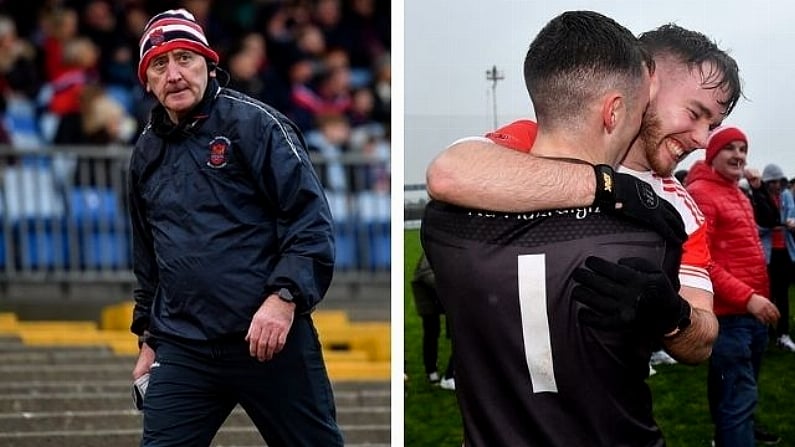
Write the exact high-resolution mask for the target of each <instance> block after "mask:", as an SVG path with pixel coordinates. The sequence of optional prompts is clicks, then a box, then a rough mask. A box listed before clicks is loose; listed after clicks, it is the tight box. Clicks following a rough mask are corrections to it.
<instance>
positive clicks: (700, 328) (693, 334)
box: [663, 286, 718, 365]
mask: <svg viewBox="0 0 795 447" xmlns="http://www.w3.org/2000/svg"><path fill="white" fill-rule="evenodd" d="M679 295H680V296H681V297H682V298H684V299H685V300H686V301H687V302H688V303H689V304H690V308H691V313H690V325H689V326H688V327H687V328H685V329H683V330H681V331H679V332H677V333H676V334H673V335H671V336H667V337H663V344H664V345H665V349H666V351H668V353H669V354H671V356H672V357H673V358H675V359H676V360H677V361H679V362H681V363H685V364H690V365H694V364H697V363H701V362H703V361H705V360H707V359H708V358H709V356H710V354H712V345H713V343H715V339H716V338H717V337H718V319H717V318H716V317H715V312H714V311H713V309H712V293H710V292H708V291H706V290H704V289H699V288H696V287H688V286H682V288H681V289H680V291H679Z"/></svg>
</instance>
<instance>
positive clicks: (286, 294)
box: [276, 287, 295, 303]
mask: <svg viewBox="0 0 795 447" xmlns="http://www.w3.org/2000/svg"><path fill="white" fill-rule="evenodd" d="M276 296H278V297H279V299H280V300H282V301H285V302H288V303H294V302H295V298H294V297H293V294H292V293H291V292H290V291H289V290H287V289H286V288H284V287H282V288H281V289H279V290H278V291H277V292H276Z"/></svg>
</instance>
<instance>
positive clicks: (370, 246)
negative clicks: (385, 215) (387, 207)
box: [361, 221, 392, 270]
mask: <svg viewBox="0 0 795 447" xmlns="http://www.w3.org/2000/svg"><path fill="white" fill-rule="evenodd" d="M361 231H362V233H363V236H364V238H365V240H366V244H367V247H366V250H365V251H366V261H367V268H368V269H369V270H389V267H390V266H391V264H392V258H391V254H392V247H391V244H392V242H391V241H392V238H391V235H390V224H389V221H379V222H364V223H362V226H361Z"/></svg>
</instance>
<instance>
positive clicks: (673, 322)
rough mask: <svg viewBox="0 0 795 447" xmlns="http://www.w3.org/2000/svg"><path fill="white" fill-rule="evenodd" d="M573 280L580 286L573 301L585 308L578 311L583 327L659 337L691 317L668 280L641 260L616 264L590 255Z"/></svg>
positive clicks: (686, 304) (683, 301) (670, 331)
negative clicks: (634, 331)
mask: <svg viewBox="0 0 795 447" xmlns="http://www.w3.org/2000/svg"><path fill="white" fill-rule="evenodd" d="M585 266H586V267H588V268H589V269H590V270H587V269H585V268H583V267H579V268H577V269H576V270H575V271H574V273H573V274H572V278H573V279H574V280H575V281H577V282H579V283H580V284H579V285H577V286H576V287H575V288H574V291H573V292H572V298H574V299H575V300H577V301H579V302H581V303H583V304H585V305H586V306H588V307H587V308H584V309H582V310H581V311H580V321H582V322H583V323H584V324H587V325H590V326H593V327H596V328H600V329H611V330H622V329H629V330H642V331H645V332H647V333H650V334H651V335H653V336H655V337H658V336H664V335H666V334H670V333H672V332H675V331H676V330H677V329H678V328H679V327H680V324H682V323H683V322H685V321H686V320H687V319H688V318H690V311H691V309H690V304H688V302H687V301H685V300H684V299H682V297H680V296H679V294H678V293H677V290H676V289H674V287H673V286H672V285H671V282H670V281H669V280H668V277H666V275H665V274H664V273H663V272H662V270H660V268H659V267H657V266H655V265H654V264H653V263H651V262H650V261H648V260H646V259H643V258H622V259H620V260H619V261H618V264H616V263H612V262H609V261H607V260H605V259H602V258H598V257H596V256H589V257H588V259H586V260H585Z"/></svg>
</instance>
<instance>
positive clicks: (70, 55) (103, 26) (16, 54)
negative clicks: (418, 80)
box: [0, 0, 391, 193]
mask: <svg viewBox="0 0 795 447" xmlns="http://www.w3.org/2000/svg"><path fill="white" fill-rule="evenodd" d="M179 7H184V8H186V9H188V10H189V11H191V12H192V13H193V15H194V16H195V17H196V18H197V20H198V21H199V23H200V24H201V25H202V27H203V28H204V29H205V31H206V34H207V37H208V40H209V42H210V45H211V46H212V47H213V48H214V49H215V50H216V51H217V52H218V53H219V55H220V56H221V63H220V64H219V66H220V68H221V69H223V71H222V72H220V73H219V80H220V81H221V83H222V85H223V84H224V83H227V85H228V86H229V87H231V88H234V89H236V90H239V91H242V92H244V93H246V94H248V95H251V96H252V97H254V98H256V99H259V100H262V101H264V102H266V103H268V104H270V105H272V106H274V107H275V108H277V109H278V110H280V111H281V112H283V113H284V114H285V115H287V116H288V117H289V118H291V119H292V120H293V121H294V122H295V123H296V124H297V125H298V126H299V127H300V128H301V129H302V130H303V131H304V135H305V137H306V140H307V143H308V146H309V148H310V150H311V151H314V152H317V153H318V154H319V155H322V157H320V158H322V159H323V160H325V161H324V163H322V164H321V167H320V169H319V173H320V175H321V177H322V180H323V182H324V185H325V187H326V188H327V190H329V191H334V192H341V193H342V192H357V191H364V190H371V191H372V190H375V191H381V192H387V191H388V189H389V175H390V173H389V163H388V160H389V156H390V147H389V136H390V135H389V124H390V95H391V93H390V84H391V65H390V1H388V0H387V1H384V0H380V1H376V0H224V1H223V2H222V1H218V0H180V1H174V0H160V1H153V0H73V1H69V0H27V1H18V0H14V1H12V0H0V93H1V94H0V116H2V120H1V121H0V123H2V125H0V144H11V145H12V146H13V147H15V148H25V147H37V146H41V145H86V144H88V145H95V146H96V145H107V144H131V143H134V141H135V138H136V137H137V135H138V132H139V131H140V130H141V129H142V128H143V126H144V125H145V124H146V122H147V120H148V114H149V111H150V109H151V107H152V106H153V104H154V99H153V98H151V97H150V96H149V95H147V94H146V93H145V91H144V89H143V87H142V86H141V85H140V83H139V81H138V79H137V78H136V67H137V64H138V41H139V38H140V35H141V32H142V31H143V28H144V25H145V24H146V22H147V21H148V19H149V18H150V17H151V16H152V15H154V14H156V13H158V12H160V11H163V10H166V9H172V8H179ZM227 79H228V80H227ZM348 154H355V155H356V156H361V157H359V159H364V160H373V161H376V162H381V163H380V164H378V163H376V164H375V165H373V166H374V167H371V168H368V169H365V170H363V171H361V170H356V172H355V173H354V172H352V168H351V165H350V164H345V163H341V162H339V161H340V160H343V159H345V157H346V156H347V155H348ZM356 156H354V157H353V158H356ZM349 158H350V157H349ZM368 166H370V165H368Z"/></svg>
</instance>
